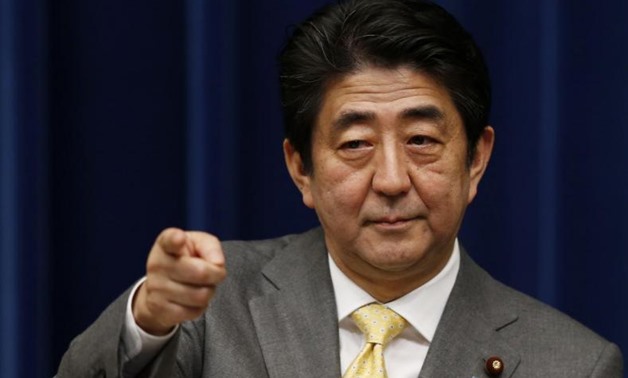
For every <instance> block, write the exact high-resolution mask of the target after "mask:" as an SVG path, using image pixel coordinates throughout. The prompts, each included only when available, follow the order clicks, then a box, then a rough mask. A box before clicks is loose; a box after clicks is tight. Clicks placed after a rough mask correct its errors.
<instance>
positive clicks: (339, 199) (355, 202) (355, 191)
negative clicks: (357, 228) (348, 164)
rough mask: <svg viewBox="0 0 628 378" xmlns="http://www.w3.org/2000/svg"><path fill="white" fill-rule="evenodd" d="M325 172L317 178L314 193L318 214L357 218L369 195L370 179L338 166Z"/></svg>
mask: <svg viewBox="0 0 628 378" xmlns="http://www.w3.org/2000/svg"><path fill="white" fill-rule="evenodd" d="M321 172H323V171H321ZM324 172H325V173H324V175H319V176H317V180H316V181H317V182H316V185H315V190H314V191H313V196H314V199H315V202H316V210H317V212H319V213H321V212H323V213H324V214H329V215H333V216H336V217H342V216H343V215H344V216H346V215H352V216H355V215H356V214H357V213H358V212H359V210H360V208H361V206H362V203H363V202H364V198H365V197H366V194H367V193H368V189H369V181H368V179H367V178H366V177H365V175H364V174H361V173H360V172H355V171H350V170H345V169H342V168H341V167H338V166H336V167H335V169H329V170H327V171H324ZM321 215H322V214H321Z"/></svg>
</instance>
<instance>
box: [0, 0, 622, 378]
mask: <svg viewBox="0 0 628 378" xmlns="http://www.w3.org/2000/svg"><path fill="white" fill-rule="evenodd" d="M322 3H323V1H315V0H308V1H303V0H260V1H250V2H249V1H244V0H215V1H202V0H186V1H148V0H137V1H120V0H90V1H84V0H55V1H52V0H0V180H1V181H0V279H1V285H2V286H1V290H0V306H1V308H0V371H2V376H3V377H8V378H13V377H44V376H50V375H53V374H54V372H55V371H56V366H57V365H58V363H59V359H60V357H61V355H62V353H63V351H64V350H65V349H66V348H67V346H68V344H69V342H70V340H71V339H72V338H73V337H74V336H75V335H77V334H78V333H80V332H81V331H82V330H83V329H84V328H85V327H87V326H88V325H89V324H90V323H91V322H92V321H93V320H94V319H95V318H96V317H97V315H98V314H99V313H100V312H101V311H102V310H103V309H104V308H105V307H106V305H107V304H108V303H109V302H111V301H112V300H113V299H114V298H115V297H116V296H117V295H119V294H120V293H121V292H122V291H123V290H124V289H126V288H127V287H128V286H129V285H131V284H132V283H133V282H134V281H135V280H136V279H138V278H139V277H141V276H142V275H143V271H144V264H145V259H146V256H147V253H148V250H149V248H150V246H151V244H152V243H153V240H154V238H155V237H156V235H157V234H158V233H159V231H160V230H161V229H163V228H165V227H168V226H179V227H186V228H194V229H204V230H210V231H212V232H214V233H216V234H217V235H218V236H219V237H221V238H223V239H230V238H246V239H251V238H266V237H272V236H277V235H281V234H284V233H288V232H298V231H301V230H304V229H306V228H308V227H310V226H311V225H313V224H315V222H316V221H315V217H314V215H313V214H312V213H311V211H309V210H307V209H306V208H305V207H304V206H303V205H302V204H301V201H300V197H299V195H298V192H297V190H296V189H295V188H293V187H292V183H291V182H290V180H289V177H288V175H287V173H286V171H285V169H284V167H283V157H282V152H281V142H282V126H281V116H280V111H279V100H278V84H277V69H276V62H275V56H276V55H277V52H278V51H279V49H280V46H281V44H282V43H283V41H284V40H285V37H286V35H287V31H288V30H289V25H291V24H295V23H297V22H299V21H300V20H302V19H303V18H304V17H305V16H307V15H308V14H309V13H310V12H311V11H312V10H313V9H315V8H317V7H318V6H319V5H320V4H322ZM440 3H441V4H443V5H444V6H445V7H446V8H447V9H449V10H450V11H451V12H452V13H454V14H455V15H456V16H457V17H458V18H459V19H460V20H461V22H462V23H463V24H464V25H465V26H466V27H467V28H468V29H469V30H470V31H471V32H472V34H474V36H475V37H476V39H477V41H478V43H479V45H480V46H481V47H482V49H483V50H484V52H485V54H486V58H487V60H488V63H489V66H490V68H491V73H492V79H493V82H494V111H493V113H492V124H493V125H494V127H495V130H496V135H497V144H496V149H495V151H494V155H493V159H492V162H491V165H490V167H489V170H488V172H487V175H486V177H485V179H484V181H483V182H482V184H481V186H480V193H479V196H478V198H477V199H476V201H475V203H474V204H473V205H472V206H471V207H470V209H469V212H468V214H467V218H466V220H465V224H464V229H463V231H462V234H461V241H462V243H463V244H464V245H465V246H466V247H467V249H468V250H469V251H470V253H471V254H472V256H474V258H475V259H476V260H478V261H479V262H480V263H481V264H482V265H483V266H484V267H485V268H487V269H488V270H489V271H490V272H491V273H492V274H493V275H494V276H496V277H497V278H499V279H500V280H502V281H504V282H506V283H508V284H509V285H511V286H514V287H515V288H517V289H520V290H522V291H524V292H526V293H529V294H531V295H533V296H535V297H537V298H540V299H541V300H543V301H545V302H548V303H550V304H552V305H554V306H555V307H558V308H559V309H561V310H563V311H565V312H567V313H568V314H570V315H571V316H573V317H575V318H576V319H578V320H580V321H581V322H583V323H585V324H586V325H588V326H589V327H591V328H593V329H594V330H595V331H597V332H599V333H601V334H602V335H604V336H605V337H607V338H609V339H611V340H613V341H615V342H617V343H619V345H620V346H621V347H622V349H623V350H624V351H627V350H628V325H627V322H626V319H628V290H627V289H628V278H627V277H626V276H627V275H628V257H627V253H628V194H627V192H628V131H627V130H628V128H627V126H628V2H626V1H624V0H608V1H605V2H603V6H598V5H595V4H594V3H593V2H590V1H584V0H582V1H558V0H547V1H542V0H535V1H525V2H524V1H513V2H510V1H508V2H505V1H498V0H491V1H481V2H480V1H473V2H471V1H464V0H448V1H445V0H443V1H440ZM600 4H602V3H600ZM566 342H568V341H566Z"/></svg>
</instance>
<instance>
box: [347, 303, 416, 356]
mask: <svg viewBox="0 0 628 378" xmlns="http://www.w3.org/2000/svg"><path fill="white" fill-rule="evenodd" d="M351 318H353V321H354V322H355V324H356V325H357V326H358V328H360V330H361V331H362V333H364V335H365V336H366V341H367V342H369V343H376V344H381V345H384V346H385V345H386V344H388V342H389V341H390V340H392V339H393V338H394V337H395V336H397V335H399V334H400V333H401V331H403V329H404V328H405V327H406V324H407V323H406V320H405V319H404V318H403V317H401V316H400V315H399V314H397V313H396V312H394V311H393V310H391V309H389V308H388V307H386V306H383V305H381V304H379V303H371V304H368V305H366V306H363V307H360V308H359V309H357V310H355V311H354V312H353V314H351Z"/></svg>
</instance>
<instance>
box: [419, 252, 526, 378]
mask: <svg viewBox="0 0 628 378" xmlns="http://www.w3.org/2000/svg"><path fill="white" fill-rule="evenodd" d="M495 285H497V283H495V281H494V280H493V279H492V278H491V277H490V276H489V275H488V274H487V273H486V272H484V271H483V270H482V269H481V268H480V267H478V266H477V265H476V264H475V263H474V262H473V261H472V260H471V258H470V257H469V256H468V255H467V254H466V252H464V251H461V265H460V271H459V273H458V277H457V278H456V283H455V285H454V288H453V290H452V292H451V295H450V297H449V300H448V302H447V305H446V307H445V311H444V312H443V316H442V318H441V321H440V323H439V325H438V328H437V330H436V334H435V335H434V339H433V340H432V344H431V345H430V349H429V351H428V354H427V357H426V359H425V363H424V365H423V369H422V370H421V374H420V377H421V378H431V377H439V378H440V377H456V378H460V377H462V378H471V377H476V378H480V377H487V376H488V375H487V373H486V372H485V362H486V360H487V359H488V358H490V357H493V356H497V357H499V358H500V359H501V360H502V361H503V363H504V371H503V373H502V374H501V377H510V376H512V374H513V372H514V371H515V369H516V368H517V366H518V365H519V360H520V357H519V354H518V353H517V352H516V351H515V350H514V349H513V348H511V347H510V346H509V344H508V342H507V341H506V340H504V339H503V338H502V337H501V336H500V334H499V333H498V331H499V330H500V329H503V328H505V327H508V326H510V325H511V324H513V323H515V322H516V321H517V314H515V313H511V312H510V311H508V309H504V308H503V307H504V306H500V296H499V295H498V294H497V293H496V291H495V287H494V286H495Z"/></svg>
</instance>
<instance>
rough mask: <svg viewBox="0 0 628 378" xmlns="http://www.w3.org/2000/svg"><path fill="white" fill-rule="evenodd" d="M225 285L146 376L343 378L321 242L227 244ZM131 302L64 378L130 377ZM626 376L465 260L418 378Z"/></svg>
mask: <svg viewBox="0 0 628 378" xmlns="http://www.w3.org/2000/svg"><path fill="white" fill-rule="evenodd" d="M223 248H224V250H225V255H226V259H227V269H228V278H227V280H226V281H225V282H224V283H223V284H222V285H221V286H220V288H219V289H218V293H217V295H216V297H215V298H214V299H213V300H212V302H211V304H210V307H209V309H208V311H207V312H206V313H205V315H204V316H203V317H201V318H200V319H198V320H196V321H193V322H186V323H184V324H183V325H182V327H181V328H180V329H179V331H178V332H177V334H176V335H175V337H174V338H173V339H172V340H171V341H170V342H169V343H168V344H167V345H166V347H164V349H163V350H162V351H161V352H160V354H159V355H158V356H157V357H156V358H155V360H154V361H153V362H152V363H151V364H150V366H148V367H146V368H145V369H144V371H143V372H142V373H141V374H140V375H141V376H153V377H273V378H278V377H313V378H314V377H316V378H320V377H333V378H338V377H340V376H341V371H340V362H339V342H338V321H337V315H336V305H335V300H334V293H333V288H332V283H331V278H330V275H329V268H328V262H327V253H326V249H325V245H324V240H323V234H322V231H321V230H320V229H315V230H312V231H309V232H307V233H305V234H301V235H291V236H286V237H283V238H280V239H274V240H267V241H257V242H226V243H223ZM127 298H128V292H127V293H125V294H124V295H123V296H122V297H120V298H119V299H118V300H117V301H116V302H114V303H113V304H112V305H111V306H109V308H107V309H106V310H105V311H104V312H103V314H102V315H101V316H100V317H99V319H98V320H97V321H96V322H95V323H94V324H93V325H92V326H91V327H90V328H88V329H87V330H86V331H85V332H84V333H83V334H81V335H79V336H78V337H77V338H76V339H75V340H74V341H73V342H72V344H71V346H70V349H69V350H68V351H67V352H66V354H65V356H64V358H63V360H62V362H61V366H60V368H59V373H58V376H59V377H118V376H131V375H134V374H135V373H133V372H131V371H130V370H133V361H132V360H129V359H128V358H127V357H126V352H125V351H124V348H122V347H121V343H120V334H121V329H122V324H123V321H124V320H123V318H124V311H125V305H126V301H127ZM491 356H498V357H500V358H501V359H502V361H503V362H504V365H505V370H504V372H503V373H502V375H501V376H502V377H569V378H574V377H604V378H609V377H610V378H612V377H622V371H623V366H622V365H623V362H622V357H621V353H620V351H619V349H618V348H617V346H616V345H615V344H612V343H609V342H608V341H606V340H604V339H602V338H601V337H599V336H598V335H596V334H595V333H593V332H592V331H590V330H588V329H587V328H585V327H584V326H582V325H581V324H579V323H577V322H576V321H574V320H573V319H571V318H569V317H568V316H566V315H564V314H561V313H559V312H558V311H556V310H554V309H552V308H550V307H548V306H546V305H544V304H542V303H540V302H538V301H536V300H534V299H532V298H530V297H528V296H526V295H524V294H521V293H519V292H517V291H515V290H513V289H510V288H508V287H506V286H504V285H502V284H500V283H499V282H497V281H495V280H494V279H493V278H491V277H490V276H489V275H488V274H487V273H486V272H485V271H484V270H482V269H481V268H480V267H478V266H477V265H476V264H475V263H474V262H473V261H472V260H471V258H470V257H469V256H468V255H467V254H466V253H465V252H464V251H463V252H462V256H461V265H460V272H459V274H458V277H457V279H456V283H455V286H454V288H453V291H452V293H451V296H450V298H449V301H448V303H447V306H446V308H445V311H444V313H443V316H442V319H441V321H440V323H439V326H438V329H437V331H436V334H435V336H434V339H433V341H432V344H431V346H430V349H429V351H428V354H427V357H426V360H425V363H424V366H423V370H422V371H421V374H420V377H421V378H428V377H439V378H440V377H456V378H460V377H465V378H471V377H476V378H479V377H487V376H488V375H487V373H486V372H485V369H484V365H485V360H486V359H487V358H489V357H491Z"/></svg>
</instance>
